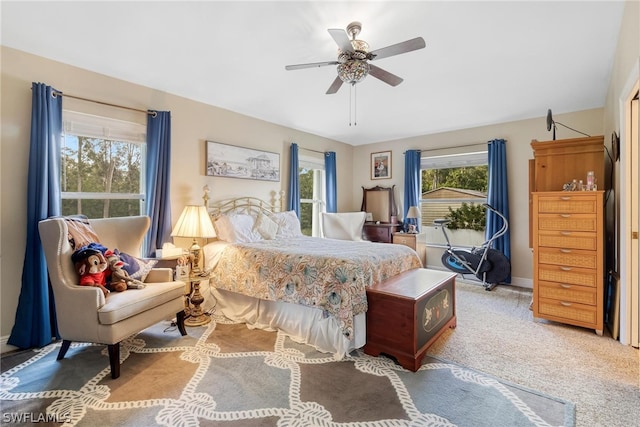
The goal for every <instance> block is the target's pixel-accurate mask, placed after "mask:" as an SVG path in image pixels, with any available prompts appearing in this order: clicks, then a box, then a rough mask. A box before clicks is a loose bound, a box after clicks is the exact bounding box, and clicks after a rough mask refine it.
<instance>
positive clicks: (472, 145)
mask: <svg viewBox="0 0 640 427" xmlns="http://www.w3.org/2000/svg"><path fill="white" fill-rule="evenodd" d="M490 143H491V141H487V142H486V143H485V142H477V143H475V144H466V145H454V146H453V147H440V148H432V149H431V150H418V151H419V152H421V153H428V152H429V151H439V150H448V149H450V148H465V147H477V146H478V145H482V144H490ZM406 153H407V152H406V151H403V152H402V154H406Z"/></svg>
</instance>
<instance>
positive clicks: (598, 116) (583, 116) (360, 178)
mask: <svg viewBox="0 0 640 427" xmlns="http://www.w3.org/2000/svg"><path fill="white" fill-rule="evenodd" d="M549 107H551V108H553V106H552V105H550V106H549ZM540 113H541V117H539V118H537V119H530V120H521V121H515V122H508V123H501V124H499V125H491V126H483V127H477V128H472V129H463V130H459V131H453V132H446V133H440V134H432V135H424V136H419V137H415V138H408V139H403V140H398V141H390V142H386V143H381V144H371V145H364V146H359V147H355V149H354V154H353V158H354V165H358V164H359V163H360V162H361V166H362V167H354V168H353V169H354V177H353V182H354V187H353V194H358V191H360V192H361V191H362V190H361V189H360V186H361V185H364V186H365V187H370V186H374V185H384V186H389V185H394V184H395V185H396V190H397V191H396V201H397V202H398V205H399V208H400V210H399V212H404V207H403V206H402V205H403V199H404V191H403V187H404V184H403V183H404V176H403V171H404V155H403V153H404V152H405V151H406V150H408V149H421V150H434V149H439V148H446V147H456V146H466V145H475V144H478V147H481V148H486V143H487V141H490V140H492V139H497V138H503V139H505V140H506V141H507V174H508V188H509V216H510V218H509V227H510V231H511V262H512V276H513V282H512V283H513V284H514V285H520V286H526V287H531V286H532V277H533V259H532V254H531V249H530V248H529V196H528V188H529V180H528V167H529V166H528V162H529V159H531V158H533V151H532V150H531V140H532V139H537V140H539V141H547V140H550V139H552V138H553V136H552V133H551V132H548V131H547V126H546V110H545V111H541V112H540ZM452 114H454V112H452ZM602 115H603V110H602V109H600V108H598V109H593V110H587V111H580V112H576V113H570V114H555V113H554V120H556V121H557V122H560V123H564V124H566V125H568V126H571V127H572V128H574V129H578V130H580V131H582V132H585V133H587V134H589V135H601V134H602ZM579 136H580V134H576V133H575V132H573V131H570V130H568V129H565V128H562V127H561V126H558V129H557V132H556V138H557V139H562V138H575V137H579ZM384 150H392V156H391V157H392V161H393V168H392V172H393V173H392V179H387V180H375V181H371V180H370V179H369V172H368V168H367V167H365V165H368V161H369V157H370V154H371V153H373V152H377V151H384ZM585 179H586V178H585ZM354 207H355V205H354ZM401 216H402V215H401ZM441 253H442V251H441V250H440V251H437V250H430V251H429V252H428V254H427V264H428V266H429V267H433V268H437V267H441V264H440V254H441Z"/></svg>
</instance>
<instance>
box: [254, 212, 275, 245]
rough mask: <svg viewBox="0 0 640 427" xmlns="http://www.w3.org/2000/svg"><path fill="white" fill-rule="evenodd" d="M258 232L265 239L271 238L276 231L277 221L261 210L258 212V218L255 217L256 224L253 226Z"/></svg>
mask: <svg viewBox="0 0 640 427" xmlns="http://www.w3.org/2000/svg"><path fill="white" fill-rule="evenodd" d="M254 228H255V229H256V231H257V232H258V233H260V235H261V236H262V237H264V238H265V239H266V240H272V239H274V238H275V237H276V234H277V233H278V228H279V227H278V223H276V222H275V221H274V220H272V219H271V218H269V216H267V215H265V214H264V213H263V212H260V214H259V215H258V218H256V225H255V227H254Z"/></svg>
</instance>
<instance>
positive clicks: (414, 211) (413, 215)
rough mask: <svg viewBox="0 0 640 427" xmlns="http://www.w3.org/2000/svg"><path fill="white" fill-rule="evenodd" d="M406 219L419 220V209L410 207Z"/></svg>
mask: <svg viewBox="0 0 640 427" xmlns="http://www.w3.org/2000/svg"><path fill="white" fill-rule="evenodd" d="M407 218H408V219H411V218H420V209H418V207H417V206H411V207H410V208H409V210H408V211H407Z"/></svg>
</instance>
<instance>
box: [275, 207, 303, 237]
mask: <svg viewBox="0 0 640 427" xmlns="http://www.w3.org/2000/svg"><path fill="white" fill-rule="evenodd" d="M272 219H273V220H274V221H275V223H276V224H278V232H277V234H276V239H281V238H287V237H299V236H302V235H303V234H302V231H301V230H300V220H299V219H298V215H296V213H295V212H294V211H286V212H278V213H276V214H273V216H272Z"/></svg>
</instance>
